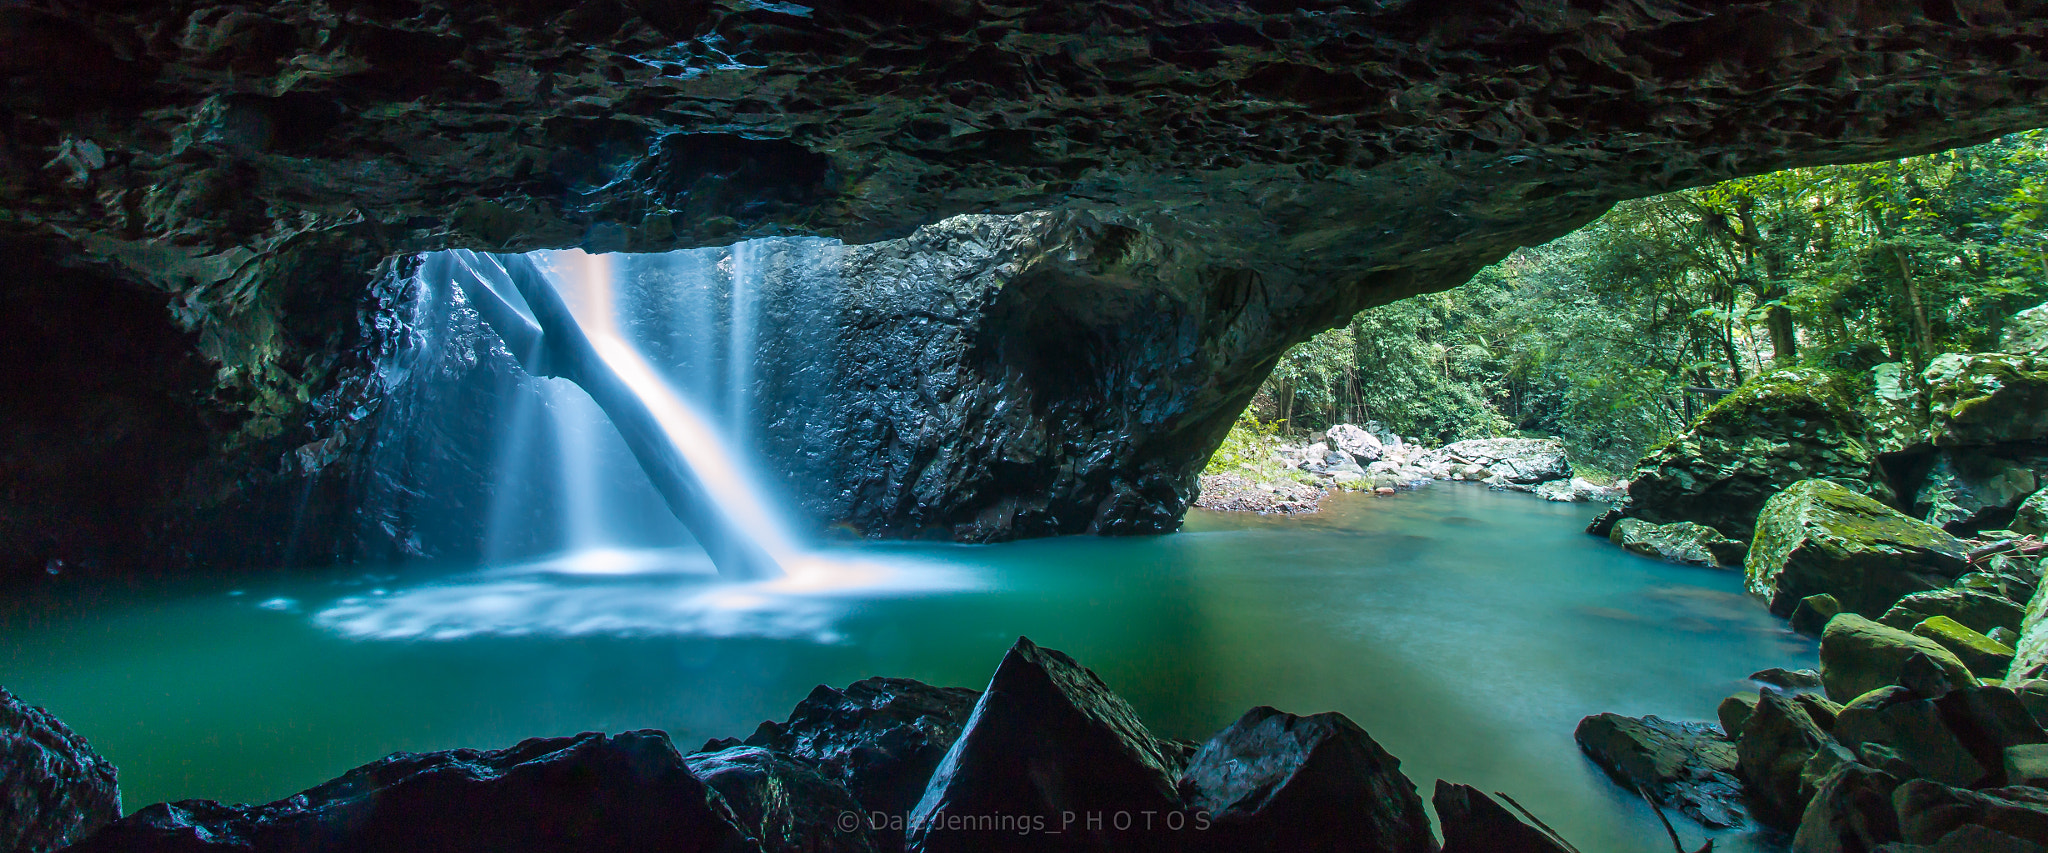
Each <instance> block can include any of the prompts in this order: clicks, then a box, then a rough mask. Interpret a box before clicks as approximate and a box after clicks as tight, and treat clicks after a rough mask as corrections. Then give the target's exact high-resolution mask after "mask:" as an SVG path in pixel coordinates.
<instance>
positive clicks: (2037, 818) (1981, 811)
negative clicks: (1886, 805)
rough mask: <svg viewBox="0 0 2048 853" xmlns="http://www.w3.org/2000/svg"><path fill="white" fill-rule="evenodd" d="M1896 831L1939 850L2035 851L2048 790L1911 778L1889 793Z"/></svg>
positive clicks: (2045, 831)
mask: <svg viewBox="0 0 2048 853" xmlns="http://www.w3.org/2000/svg"><path fill="white" fill-rule="evenodd" d="M1892 807H1893V808H1894V809H1896V810H1897V812H1898V816H1899V836H1900V838H1901V839H1903V840H1905V841H1906V842H1908V843H1911V844H1922V845H1926V846H1928V847H1931V848H1933V849H1935V850H1937V851H1940V853H1949V851H1957V853H1961V851H1973V852H1974V851H1984V853H2007V851H2015V853H2017V851H2037V850H2041V849H2043V848H2044V847H2048V791H2044V790H2042V789H2040V788H2027V787H2007V788H1993V789H1990V790H1985V791H1964V790H1957V789H1956V788H1954V787H1950V786H1947V785H1942V784H1940V783H1938V782H1934V781H1931V780H1927V779H1911V780H1908V781H1906V782H1904V783H1902V784H1901V785H1899V787H1898V790H1897V791H1895V792H1894V793H1893V794H1892Z"/></svg>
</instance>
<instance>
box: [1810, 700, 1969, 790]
mask: <svg viewBox="0 0 2048 853" xmlns="http://www.w3.org/2000/svg"><path fill="white" fill-rule="evenodd" d="M1835 734H1836V736H1837V737H1839V738H1840V739H1841V742H1842V743H1843V744H1844V745H1846V746H1848V747H1850V748H1851V749H1860V748H1862V747H1864V746H1866V745H1872V744H1876V745H1882V746H1883V747H1884V749H1883V751H1882V753H1881V754H1882V755H1884V756H1886V757H1896V758H1897V759H1898V760H1899V761H1900V762H1902V763H1903V765H1904V766H1905V767H1907V768H1910V770H1911V772H1910V773H1909V774H1907V775H1910V776H1921V777H1926V778H1929V779H1937V780H1940V781H1942V782H1943V783H1945V784H1950V785H1966V786H1967V785H1974V784H1977V783H1978V782H1980V781H1984V780H1985V779H1986V778H1987V777H1989V775H1990V774H1991V772H1992V770H1993V768H1992V767H1991V766H1988V765H1987V764H1986V763H1985V761H1984V759H1983V757H1982V756H1979V755H1977V754H1975V753H1974V752H1973V751H1972V750H1971V749H1970V748H1969V745H1968V744H1966V743H1964V742H1963V740H1962V739H1961V738H1960V737H1958V736H1957V735H1956V733H1955V732H1954V731H1953V730H1951V729H1950V727H1949V726H1948V725H1946V724H1945V723H1944V721H1943V720H1942V715H1941V709H1940V707H1938V706H1937V705H1936V704H1935V700H1934V699H1930V698H1927V697H1926V696H1923V695H1920V694H1918V693H1915V692H1914V691H1912V690H1907V689H1905V688H1901V687H1890V688H1886V689H1883V690H1874V691H1871V692H1870V693H1868V694H1865V695H1864V696H1862V697H1860V698H1858V699H1857V700H1856V701H1855V702H1852V703H1850V704H1849V707H1847V708H1844V709H1842V713H1841V715H1840V716H1839V717H1838V718H1837V720H1836V725H1835Z"/></svg>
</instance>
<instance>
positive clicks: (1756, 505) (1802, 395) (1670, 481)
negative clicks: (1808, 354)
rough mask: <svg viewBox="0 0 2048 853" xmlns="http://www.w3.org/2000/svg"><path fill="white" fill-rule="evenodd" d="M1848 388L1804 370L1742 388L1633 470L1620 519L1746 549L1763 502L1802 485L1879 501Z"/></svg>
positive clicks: (1885, 493) (1881, 483) (1880, 490)
mask: <svg viewBox="0 0 2048 853" xmlns="http://www.w3.org/2000/svg"><path fill="white" fill-rule="evenodd" d="M1852 384H1853V383H1851V382H1849V381H1848V380H1846V379H1845V378H1843V377H1840V376H1838V375H1836V374H1833V373H1829V372H1826V371H1821V370H1817V369H1813V368H1792V369H1786V370H1778V371H1772V372H1770V373H1766V374H1763V375H1761V376H1758V377H1756V378H1754V379H1751V380H1750V381H1749V382H1747V383H1745V384H1744V385H1743V386H1742V387H1741V388H1738V389H1736V391H1735V393H1733V394H1729V395H1728V396H1726V397H1724V398H1722V399H1721V401H1720V402H1718V403H1715V404H1714V405H1713V407H1712V408H1709V409H1708V410H1707V411H1706V412H1705V413H1704V414H1702V415H1700V418H1699V420H1697V421H1696V422H1694V423H1693V425H1692V426H1691V427H1690V428H1689V429H1687V430H1686V431H1685V432H1683V433H1680V434H1679V435H1678V436H1677V437H1675V438H1673V439H1671V440H1670V441H1669V442H1667V443H1665V444H1663V445H1661V446H1659V447H1657V448H1654V449H1652V450H1651V451H1650V452H1649V454H1647V455H1645V456H1644V457H1643V459H1642V460H1641V461H1640V462H1638V463H1636V467H1635V469H1634V470H1633V471H1631V472H1630V474H1629V488H1628V494H1629V498H1628V501H1629V502H1628V513H1629V515H1631V516H1633V517H1636V518H1641V519H1643V520H1645V521H1650V522H1655V523H1658V524H1666V523H1671V522H1677V521H1692V522H1697V523H1700V524H1704V525H1707V526H1708V527H1712V528H1714V529H1716V530H1719V531H1721V533H1722V535H1724V536H1727V537H1729V538H1731V539H1738V540H1742V541H1750V540H1751V539H1752V537H1753V536H1754V535H1755V533H1754V528H1755V527H1756V525H1757V515H1758V513H1760V512H1762V511H1763V509H1764V504H1765V502H1766V501H1768V500H1770V499H1771V497H1772V496H1774V495H1776V494H1778V493H1779V492H1781V491H1784V490H1786V489H1787V488H1789V487H1791V486H1792V485H1793V484H1794V483H1797V482H1799V481H1802V480H1808V479H1816V478H1820V479H1828V480H1833V481H1836V482H1839V483H1841V484H1843V486H1844V487H1846V488H1849V489H1851V490H1853V491H1856V492H1860V493H1868V494H1872V495H1874V496H1875V497H1877V498H1878V499H1880V500H1883V499H1888V498H1889V497H1890V487H1889V486H1888V485H1886V480H1885V478H1884V477H1883V475H1882V473H1881V472H1880V471H1879V470H1878V468H1877V456H1876V452H1875V451H1874V450H1873V449H1872V448H1871V446H1870V444H1869V441H1868V438H1867V436H1866V434H1865V430H1864V426H1863V421H1862V419H1861V418H1860V417H1859V416H1858V415H1857V413H1856V411H1855V410H1854V408H1853V407H1852V406H1851V404H1850V402H1849V401H1850V400H1851V399H1852V398H1853V396H1854V394H1855V391H1854V389H1853V387H1852Z"/></svg>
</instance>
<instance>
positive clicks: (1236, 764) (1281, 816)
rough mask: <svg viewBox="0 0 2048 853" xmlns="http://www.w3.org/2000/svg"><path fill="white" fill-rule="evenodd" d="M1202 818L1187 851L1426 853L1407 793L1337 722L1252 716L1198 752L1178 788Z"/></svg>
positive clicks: (1429, 849)
mask: <svg viewBox="0 0 2048 853" xmlns="http://www.w3.org/2000/svg"><path fill="white" fill-rule="evenodd" d="M1179 789H1180V794H1181V798H1182V801H1183V802H1184V804H1185V805H1186V807H1187V808H1188V810H1189V811H1191V812H1194V813H1206V814H1207V816H1208V819H1209V822H1210V825H1209V828H1208V829H1207V830H1205V831H1202V832H1199V833H1195V834H1194V835H1193V836H1191V837H1190V839H1189V844H1188V848H1187V849H1200V850H1215V851H1246V853H1252V851H1272V853H1339V851H1344V852H1345V853H1351V851H1356V853H1382V851H1384V853H1433V851H1435V850H1436V841H1435V839H1434V838H1433V837H1432V836H1431V834H1430V828H1429V815H1428V813H1427V812H1425V811H1423V808H1422V797H1421V796H1420V795H1418V794H1417V793H1416V791H1415V783H1413V782H1410V781H1409V780H1408V777H1406V776H1404V775H1402V774H1401V762H1399V761H1397V760H1395V758H1394V757H1393V756H1391V755H1388V754H1387V752H1386V750H1383V749H1381V748H1380V746H1379V744H1377V743H1374V742H1373V739H1372V737H1371V736H1369V735H1367V734H1366V733H1365V730H1364V729H1361V728H1359V727H1358V726H1357V725H1356V724H1354V723H1352V722H1351V721H1350V720H1348V719H1345V718H1344V716H1343V715H1342V714H1336V713H1324V714H1316V715H1314V716H1310V717H1298V716H1295V715H1293V714H1288V713H1283V712H1281V711H1276V710H1274V709H1272V708H1265V707H1260V708H1253V709H1252V710H1250V711H1248V712H1246V713H1245V715H1244V716H1243V717H1241V718H1239V719H1238V721H1237V722H1235V723H1232V724H1231V725H1230V727H1229V728H1226V729H1224V730H1223V731H1221V732H1218V733H1217V734H1216V736H1215V737H1213V738H1210V739H1209V742H1208V743H1205V744H1202V746H1201V748H1200V749H1198V750H1196V751H1195V754H1194V756H1193V758H1191V759H1190V760H1189V761H1188V768H1187V771H1186V772H1185V773H1184V774H1182V775H1181V778H1180V784H1179Z"/></svg>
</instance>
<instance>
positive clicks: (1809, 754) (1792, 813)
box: [1735, 690, 1842, 826]
mask: <svg viewBox="0 0 2048 853" xmlns="http://www.w3.org/2000/svg"><path fill="white" fill-rule="evenodd" d="M1838 750H1842V747H1841V746H1840V745H1839V744H1837V743H1835V741H1834V739H1833V738H1832V737H1830V736H1829V735H1828V733H1827V732H1826V731H1824V730H1822V729H1821V727H1820V726H1819V725H1818V724H1816V723H1815V722H1814V721H1813V718H1812V717H1811V716H1809V715H1808V714H1807V713H1806V710H1805V709H1804V708H1802V707H1800V706H1799V704H1798V703H1796V702H1793V701H1792V700H1791V698H1790V697H1787V696H1785V695H1784V694H1781V693H1779V692H1777V691H1775V690H1765V691H1764V692H1763V694H1762V698H1761V699H1760V700H1759V701H1758V702H1757V706H1756V711H1755V712H1754V713H1752V714H1751V715H1750V717H1749V719H1748V720H1747V721H1746V722H1745V723H1744V724H1743V727H1742V738H1741V740H1739V741H1737V742H1736V747H1735V752H1736V768H1737V771H1738V773H1739V774H1740V776H1741V778H1742V780H1743V781H1744V782H1745V783H1747V784H1748V790H1749V792H1750V795H1751V800H1750V801H1751V803H1752V804H1753V805H1754V806H1755V809H1756V815H1757V817H1758V818H1759V819H1760V820H1762V821H1764V822H1765V823H1769V824H1772V825H1776V826H1792V825H1794V824H1796V823H1797V822H1798V821H1799V819H1800V815H1801V813H1803V812H1804V811H1805V809H1806V801H1807V799H1808V798H1809V797H1811V796H1812V795H1813V784H1814V783H1815V782H1816V781H1818V778H1819V776H1818V774H1812V775H1809V774H1808V772H1807V768H1808V766H1809V765H1810V764H1814V763H1815V762H1816V760H1817V759H1818V761H1819V762H1820V763H1821V764H1823V765H1828V764H1829V763H1830V761H1829V759H1828V758H1821V757H1820V756H1821V754H1822V753H1824V752H1826V753H1833V752H1835V751H1838Z"/></svg>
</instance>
